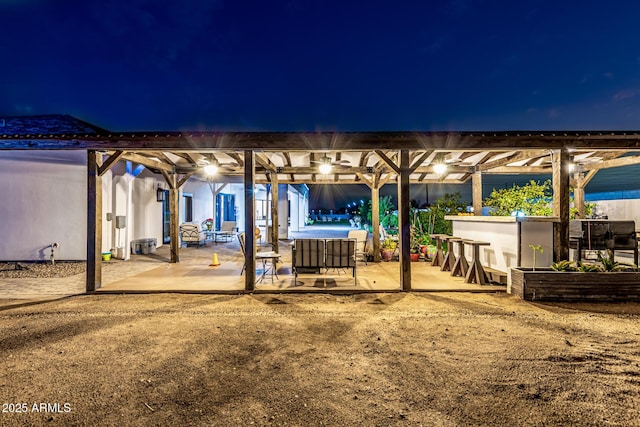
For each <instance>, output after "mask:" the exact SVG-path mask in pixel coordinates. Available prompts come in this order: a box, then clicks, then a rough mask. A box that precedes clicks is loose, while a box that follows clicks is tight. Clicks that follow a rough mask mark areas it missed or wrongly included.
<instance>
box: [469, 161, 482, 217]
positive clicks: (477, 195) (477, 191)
mask: <svg viewBox="0 0 640 427" xmlns="http://www.w3.org/2000/svg"><path fill="white" fill-rule="evenodd" d="M471 186H472V194H473V214H474V215H475V216H481V215H482V171H475V172H474V173H473V175H472V176H471Z"/></svg>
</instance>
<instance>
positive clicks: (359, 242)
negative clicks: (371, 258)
mask: <svg viewBox="0 0 640 427" xmlns="http://www.w3.org/2000/svg"><path fill="white" fill-rule="evenodd" d="M368 238H369V233H368V232H367V230H349V233H348V234H347V239H355V240H356V259H357V258H358V257H362V260H363V261H364V265H367V239H368Z"/></svg>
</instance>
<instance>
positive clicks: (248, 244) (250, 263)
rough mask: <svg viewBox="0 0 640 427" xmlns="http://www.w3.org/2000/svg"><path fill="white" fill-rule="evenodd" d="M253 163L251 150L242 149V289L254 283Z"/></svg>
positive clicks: (254, 213) (252, 285) (251, 288)
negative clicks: (243, 266) (243, 271)
mask: <svg viewBox="0 0 640 427" xmlns="http://www.w3.org/2000/svg"><path fill="white" fill-rule="evenodd" d="M254 174H255V164H254V158H253V150H245V151H244V231H245V234H244V235H245V244H244V257H245V265H246V267H247V268H246V269H245V273H244V289H245V290H247V291H253V290H254V287H255V283H256V256H255V248H256V235H255V229H256V223H255V216H256V210H255V188H254V186H255V176H254Z"/></svg>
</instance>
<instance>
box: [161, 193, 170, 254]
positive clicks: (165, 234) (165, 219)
mask: <svg viewBox="0 0 640 427" xmlns="http://www.w3.org/2000/svg"><path fill="white" fill-rule="evenodd" d="M170 241H171V213H170V212H169V190H164V197H163V199H162V242H163V243H169V242H170Z"/></svg>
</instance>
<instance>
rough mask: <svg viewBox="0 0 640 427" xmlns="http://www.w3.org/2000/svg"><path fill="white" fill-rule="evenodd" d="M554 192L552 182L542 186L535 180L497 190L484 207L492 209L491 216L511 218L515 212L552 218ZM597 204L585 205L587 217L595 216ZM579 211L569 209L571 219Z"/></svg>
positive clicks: (547, 181) (545, 182)
mask: <svg viewBox="0 0 640 427" xmlns="http://www.w3.org/2000/svg"><path fill="white" fill-rule="evenodd" d="M552 202H553V191H552V185H551V180H546V181H544V182H543V183H542V184H540V183H539V182H536V181H534V180H531V181H529V183H527V184H525V185H522V186H520V185H516V184H514V185H513V187H511V188H502V189H500V190H496V189H495V188H494V189H493V191H492V192H491V194H490V195H489V197H487V198H486V199H485V200H484V202H483V205H484V206H489V207H491V210H490V211H489V215H495V216H499V215H502V216H509V215H513V213H514V212H521V213H523V214H524V215H527V216H551V215H552V213H553V208H552V207H551V204H552ZM570 202H573V194H571V196H570ZM595 207H596V204H595V203H593V202H586V203H585V204H584V209H585V215H586V216H587V217H589V216H591V215H592V214H593V211H594V209H595ZM577 213H578V209H576V208H574V207H572V208H570V209H569V217H570V218H571V219H574V218H575V217H576V214H577Z"/></svg>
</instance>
